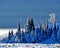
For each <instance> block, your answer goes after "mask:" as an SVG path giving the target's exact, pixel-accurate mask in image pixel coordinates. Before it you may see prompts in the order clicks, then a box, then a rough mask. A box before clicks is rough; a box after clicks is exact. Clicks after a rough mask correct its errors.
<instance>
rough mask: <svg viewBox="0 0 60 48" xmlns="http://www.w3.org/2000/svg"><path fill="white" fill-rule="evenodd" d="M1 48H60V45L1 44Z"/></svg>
mask: <svg viewBox="0 0 60 48" xmlns="http://www.w3.org/2000/svg"><path fill="white" fill-rule="evenodd" d="M0 48H60V44H19V43H17V44H6V43H5V44H0Z"/></svg>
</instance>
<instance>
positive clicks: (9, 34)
mask: <svg viewBox="0 0 60 48" xmlns="http://www.w3.org/2000/svg"><path fill="white" fill-rule="evenodd" d="M10 38H11V33H10V30H9V33H8V39H9V40H10Z"/></svg>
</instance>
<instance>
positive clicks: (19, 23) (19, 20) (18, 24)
mask: <svg viewBox="0 0 60 48" xmlns="http://www.w3.org/2000/svg"><path fill="white" fill-rule="evenodd" d="M18 31H20V20H18Z"/></svg>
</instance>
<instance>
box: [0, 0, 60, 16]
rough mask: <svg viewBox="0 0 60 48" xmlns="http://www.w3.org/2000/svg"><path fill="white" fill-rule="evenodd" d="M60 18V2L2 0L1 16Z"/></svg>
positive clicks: (47, 0)
mask: <svg viewBox="0 0 60 48" xmlns="http://www.w3.org/2000/svg"><path fill="white" fill-rule="evenodd" d="M51 12H55V13H56V14H57V16H60V0H0V16H42V15H47V14H49V13H51Z"/></svg>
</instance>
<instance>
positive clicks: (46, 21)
mask: <svg viewBox="0 0 60 48" xmlns="http://www.w3.org/2000/svg"><path fill="white" fill-rule="evenodd" d="M46 29H48V20H46Z"/></svg>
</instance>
